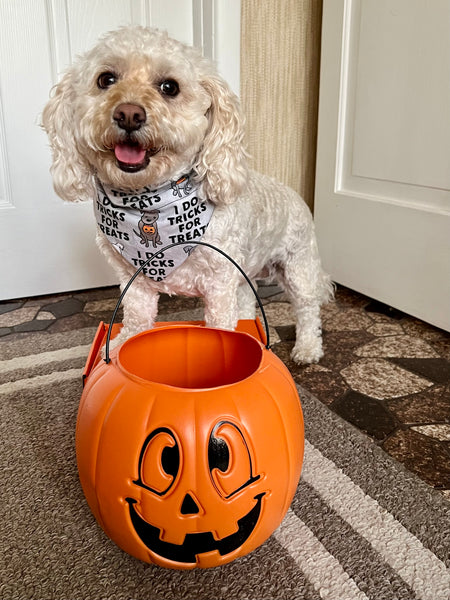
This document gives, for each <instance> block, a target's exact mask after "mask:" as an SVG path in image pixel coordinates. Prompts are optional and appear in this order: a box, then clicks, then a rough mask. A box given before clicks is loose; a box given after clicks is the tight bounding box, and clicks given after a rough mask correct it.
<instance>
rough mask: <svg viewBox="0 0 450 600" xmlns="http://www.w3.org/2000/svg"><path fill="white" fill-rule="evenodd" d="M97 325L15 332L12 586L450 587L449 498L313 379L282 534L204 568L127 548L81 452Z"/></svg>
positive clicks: (279, 590) (0, 571)
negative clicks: (100, 509) (93, 490)
mask: <svg viewBox="0 0 450 600" xmlns="http://www.w3.org/2000/svg"><path fill="white" fill-rule="evenodd" d="M94 333H95V328H93V327H91V326H89V327H81V328H79V329H77V330H75V331H63V332H54V333H49V332H47V331H46V332H41V333H40V332H34V333H32V334H28V335H27V336H25V337H16V338H11V339H10V340H9V341H7V339H5V340H4V343H3V349H2V350H3V351H2V360H1V361H0V413H1V416H0V427H1V434H0V446H1V447H0V460H1V470H0V473H1V482H0V485H1V488H0V489H1V491H2V502H1V504H0V519H1V523H2V541H1V547H0V550H1V560H0V598H2V599H4V600H16V599H17V600H28V599H30V600H31V599H33V600H68V599H73V600H78V599H80V600H91V599H92V600H116V599H117V600H119V599H120V600H122V599H123V600H125V599H126V600H131V599H133V600H148V599H160V598H161V599H165V600H169V599H172V598H173V599H192V600H194V599H196V600H201V599H222V598H223V599H226V600H232V599H235V598H236V599H249V600H256V599H272V598H280V599H282V598H283V599H297V598H298V599H308V600H309V599H311V600H313V599H319V598H327V599H330V600H340V599H342V600H351V599H353V598H355V599H361V600H363V599H366V598H369V599H373V600H384V599H385V600H393V599H405V600H412V599H414V598H422V599H424V600H428V599H429V600H449V599H450V552H449V548H450V504H449V502H448V501H447V500H446V498H445V497H444V496H443V495H442V494H441V493H439V492H438V491H436V490H434V489H432V487H430V486H429V485H427V484H425V483H424V482H423V481H421V480H420V479H419V478H418V477H416V476H415V475H414V474H412V473H410V472H408V471H406V469H405V468H404V467H403V466H402V465H401V464H399V463H398V462H396V461H394V460H393V459H392V458H391V457H389V456H388V455H387V454H386V452H384V451H383V449H382V448H380V447H378V446H377V445H376V444H375V443H373V441H372V440H371V439H370V438H368V437H367V436H365V435H363V434H362V433H361V432H360V431H358V430H357V429H356V428H355V427H353V426H352V425H350V424H348V423H346V422H345V421H344V420H343V419H342V418H341V417H340V416H339V415H337V414H334V413H333V412H332V411H330V410H329V408H327V407H326V406H325V405H324V404H323V402H321V401H320V400H318V399H317V398H316V397H315V396H314V395H313V394H311V393H310V392H308V391H307V390H306V389H304V388H302V387H299V394H300V398H301V402H302V407H303V411H304V417H305V427H306V433H305V435H306V447H305V459H304V464H303V471H302V477H301V481H300V484H299V486H298V489H297V492H296V495H295V498H294V500H293V502H292V505H291V508H290V509H289V511H288V513H287V515H286V517H285V519H284V521H283V523H282V524H281V526H280V527H279V528H278V529H277V530H276V531H275V532H274V533H273V535H272V536H271V537H270V538H269V540H267V541H266V542H265V543H264V544H263V545H262V546H260V547H259V548H258V549H256V550H255V551H254V552H252V553H251V554H249V555H247V556H245V557H242V558H239V559H237V560H235V561H234V562H232V563H230V564H228V565H225V566H223V567H219V568H213V569H207V570H194V571H172V570H167V569H161V568H159V567H155V566H152V565H148V564H146V563H142V562H140V561H138V560H136V559H134V558H132V557H131V556H129V555H128V554H126V553H124V552H123V551H121V550H120V549H119V548H118V547H117V546H115V545H114V544H113V542H111V541H110V540H109V539H108V538H107V537H106V536H105V534H104V533H103V532H102V530H101V529H100V527H99V526H98V524H97V523H96V521H95V519H94V517H93V516H92V514H91V512H90V510H89V508H88V506H87V504H86V502H85V500H84V497H83V493H82V491H81V488H80V485H79V480H78V475H77V467H76V460H75V449H74V431H75V422H76V414H77V409H78V403H79V399H80V395H81V391H82V385H81V378H80V372H81V369H82V366H83V364H84V362H85V359H86V355H87V352H88V350H89V348H90V345H91V342H92V339H93V336H94Z"/></svg>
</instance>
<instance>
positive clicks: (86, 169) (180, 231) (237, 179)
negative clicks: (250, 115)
mask: <svg viewBox="0 0 450 600" xmlns="http://www.w3.org/2000/svg"><path fill="white" fill-rule="evenodd" d="M43 126H44V128H45V130H46V131H47V133H48V136H49V140H50V145H51V149H52V154H53V164H52V169H51V170H52V175H53V181H54V187H55V190H56V192H57V193H58V194H59V196H61V198H63V199H64V200H66V201H72V202H77V201H82V200H91V201H94V209H95V211H94V212H95V213H96V217H97V222H98V236H97V241H98V245H99V247H100V249H101V250H102V252H103V253H104V254H105V255H106V257H107V259H108V260H109V262H110V263H111V264H112V266H113V267H114V269H115V270H116V272H117V274H118V277H119V281H120V282H121V286H122V288H123V287H124V286H125V284H126V283H127V282H128V280H129V279H130V277H131V276H132V275H133V274H134V273H135V271H136V268H137V267H138V266H140V265H143V264H144V263H145V262H146V261H148V264H147V265H146V268H144V269H143V271H142V273H141V274H140V275H139V276H138V277H137V278H136V280H135V282H134V283H133V285H132V286H131V287H130V289H129V291H128V293H127V295H126V296H125V299H124V319H123V322H124V328H123V330H122V333H121V334H120V337H119V339H118V340H117V342H116V343H119V342H120V341H122V340H123V339H125V338H128V337H129V336H132V335H135V334H136V333H138V332H140V331H144V330H146V329H149V328H151V327H152V326H153V324H154V321H155V317H156V315H157V305H158V297H159V294H160V293H167V294H181V295H184V296H202V297H203V298H204V305H205V321H206V324H207V325H208V326H212V327H220V328H225V329H233V328H234V327H235V326H236V324H237V321H238V319H253V318H255V297H254V295H253V293H252V291H251V289H250V287H249V286H248V284H247V283H246V282H245V280H244V279H243V277H242V275H241V274H240V273H239V271H238V270H237V269H236V268H235V267H234V266H233V265H232V264H231V263H229V262H228V261H227V260H226V259H225V258H224V257H223V256H221V255H220V254H218V253H216V252H214V251H213V250H211V249H210V248H208V247H204V246H201V245H196V244H195V242H196V241H203V242H205V243H208V244H212V245H214V246H216V247H217V248H220V249H221V250H223V251H224V252H226V253H227V254H228V255H230V256H231V257H232V258H233V259H234V260H235V261H236V262H237V263H238V264H239V265H240V266H241V267H242V269H243V270H244V271H245V272H246V274H247V275H248V276H249V277H250V278H251V279H252V280H255V279H256V278H257V277H258V276H260V277H261V276H265V277H267V276H275V277H276V278H277V280H278V281H279V282H280V283H281V285H282V286H283V288H284V289H285V291H286V293H287V295H288V297H289V299H290V301H291V303H292V306H293V309H294V311H295V315H296V342H295V346H294V348H293V350H292V358H293V360H294V361H296V362H298V363H309V362H316V361H318V360H319V359H320V358H321V356H322V355H323V351H322V339H321V322H320V306H321V304H323V303H324V302H326V301H328V300H329V299H330V297H331V296H332V284H331V282H330V279H329V277H328V276H327V275H326V274H325V273H324V272H323V271H322V268H321V264H320V258H319V254H318V250H317V244H316V239H315V234H314V225H313V222H312V217H311V214H310V211H309V209H308V207H307V206H306V204H305V203H304V202H303V200H302V199H301V198H300V197H299V196H298V195H297V194H296V193H295V192H294V191H293V190H291V189H290V188H288V187H286V186H284V185H282V184H280V183H278V182H276V181H274V180H273V179H271V178H269V177H266V176H263V175H260V174H258V173H255V172H253V171H251V170H249V169H248V168H247V164H246V162H247V161H246V159H247V154H246V151H245V148H244V145H243V137H244V120H243V117H242V115H241V111H240V107H239V102H238V99H237V97H236V96H235V95H234V94H233V93H232V92H231V90H230V89H229V87H228V85H227V84H226V83H225V81H223V79H221V78H220V77H219V76H218V74H217V72H216V70H215V68H214V65H213V64H212V63H211V62H210V61H209V60H207V59H205V58H203V57H202V56H201V55H200V54H199V52H198V51H197V50H196V49H194V48H190V47H188V46H186V45H184V44H182V43H180V42H178V41H176V40H173V39H171V38H169V37H168V36H167V34H166V33H163V32H160V31H157V30H153V29H148V28H144V27H123V28H120V29H119V30H117V31H113V32H110V33H108V34H106V35H105V36H104V37H103V38H101V39H100V41H99V43H98V44H97V45H96V46H95V47H94V48H93V49H92V50H91V51H89V52H87V53H86V54H85V55H83V56H81V57H80V58H79V59H77V60H76V61H75V63H74V64H73V65H72V66H71V67H70V68H69V70H68V71H67V73H66V74H65V75H64V77H63V78H62V80H61V82H60V83H59V84H58V85H57V86H56V87H55V89H54V92H53V94H52V97H51V99H50V100H49V102H48V104H47V105H46V107H45V109H44V112H43ZM149 213H151V214H149ZM156 220H157V221H158V222H157V225H158V229H157V230H156V229H154V228H152V227H154V225H152V223H153V224H154V223H155V222H156ZM155 240H156V241H155ZM150 241H152V243H151V244H150ZM177 242H183V243H186V247H184V248H183V247H181V246H174V247H172V248H171V249H169V250H167V251H166V252H164V253H160V254H158V255H156V256H155V255H154V254H152V253H151V252H150V251H152V252H153V253H155V252H159V250H162V249H163V245H164V247H165V246H167V245H170V244H174V243H177ZM190 242H194V243H190ZM156 245H157V249H155V248H154V247H155V246H156Z"/></svg>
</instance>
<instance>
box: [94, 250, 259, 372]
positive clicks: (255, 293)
mask: <svg viewBox="0 0 450 600" xmlns="http://www.w3.org/2000/svg"><path fill="white" fill-rule="evenodd" d="M187 244H189V245H191V244H196V245H197V246H206V247H207V248H212V249H213V250H215V251H216V252H219V254H221V255H222V256H224V257H225V258H226V259H228V260H229V261H230V262H231V263H232V264H233V265H234V266H235V267H236V269H238V271H239V272H240V273H241V275H242V276H243V277H244V279H245V281H246V282H247V283H248V285H249V286H250V288H251V290H252V292H253V293H254V295H255V298H256V301H257V302H258V306H259V309H260V311H261V315H262V318H263V321H264V328H265V330H266V348H267V349H269V348H270V336H269V324H268V322H267V317H266V313H265V311H264V307H263V304H262V302H261V298H260V297H259V296H258V292H257V291H256V289H255V286H254V285H253V283H252V282H251V281H250V278H249V277H248V275H247V274H246V273H245V271H244V270H243V269H242V267H241V266H240V265H238V263H237V262H236V261H235V260H234V259H233V258H231V256H228V254H226V252H224V251H223V250H220V248H217V247H216V246H213V245H212V244H208V243H207V242H193V241H189V242H174V243H173V244H169V245H168V246H165V247H164V248H161V249H159V250H157V251H156V252H154V253H153V254H152V255H151V256H150V257H149V258H148V259H147V260H146V261H145V263H144V264H142V265H141V266H140V267H139V269H138V270H137V271H136V273H135V274H134V275H133V276H132V277H131V279H130V281H129V282H128V283H127V285H126V286H125V287H124V289H123V292H122V293H121V294H120V297H119V299H118V301H117V304H116V307H115V309H114V312H113V314H112V317H111V321H110V322H109V328H108V333H107V335H106V347H105V362H106V364H109V363H110V362H111V359H110V357H109V345H110V341H111V332H112V327H113V325H114V321H115V319H116V315H117V312H118V310H119V308H120V305H121V304H122V300H123V299H124V296H125V294H126V293H127V292H128V289H129V288H130V286H131V284H132V283H133V281H134V280H135V279H136V277H137V276H138V275H139V274H140V273H141V272H142V271H143V269H145V267H146V266H147V265H148V264H149V263H150V261H151V260H153V259H154V258H155V256H157V255H158V254H160V253H161V252H165V251H166V250H169V249H170V248H173V247H174V246H185V245H187Z"/></svg>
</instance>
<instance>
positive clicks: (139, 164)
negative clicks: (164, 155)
mask: <svg viewBox="0 0 450 600" xmlns="http://www.w3.org/2000/svg"><path fill="white" fill-rule="evenodd" d="M159 150H160V148H144V147H143V146H141V145H140V144H139V143H135V142H131V141H130V142H122V143H119V144H116V145H115V146H114V155H115V157H116V162H117V166H118V167H119V169H120V170H121V171H125V172H126V173H137V172H139V171H142V170H143V169H145V168H146V167H147V166H148V164H149V162H150V158H151V157H152V156H154V155H155V154H157V153H158V152H159Z"/></svg>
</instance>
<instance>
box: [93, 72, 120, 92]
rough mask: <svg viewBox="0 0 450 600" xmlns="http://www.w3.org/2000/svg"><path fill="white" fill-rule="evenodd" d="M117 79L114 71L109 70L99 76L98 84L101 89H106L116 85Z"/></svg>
mask: <svg viewBox="0 0 450 600" xmlns="http://www.w3.org/2000/svg"><path fill="white" fill-rule="evenodd" d="M116 81H117V76H116V75H114V73H111V72H110V71H107V72H106V73H101V75H99V76H98V78H97V86H98V87H99V88H100V89H101V90H106V89H107V88H109V87H111V86H112V85H114V84H115V83H116Z"/></svg>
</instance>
